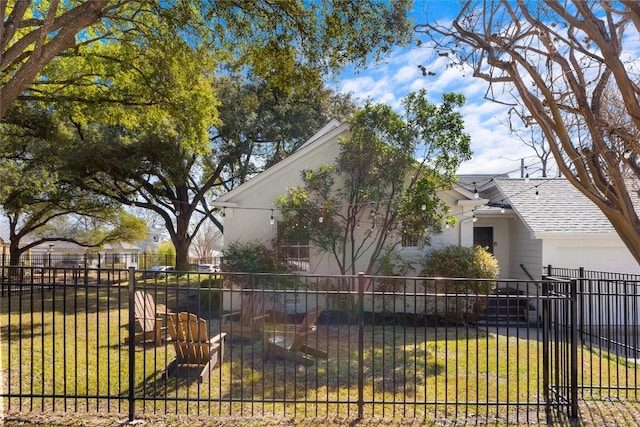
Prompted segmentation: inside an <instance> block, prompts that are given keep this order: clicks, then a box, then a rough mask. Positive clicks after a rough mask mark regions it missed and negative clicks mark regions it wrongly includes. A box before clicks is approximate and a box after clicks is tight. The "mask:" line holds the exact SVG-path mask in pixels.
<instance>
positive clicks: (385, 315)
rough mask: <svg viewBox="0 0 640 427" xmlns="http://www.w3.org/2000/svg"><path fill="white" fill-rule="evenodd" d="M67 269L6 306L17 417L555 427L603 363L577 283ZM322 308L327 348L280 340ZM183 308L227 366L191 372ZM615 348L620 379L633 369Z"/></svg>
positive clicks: (319, 330)
mask: <svg viewBox="0 0 640 427" xmlns="http://www.w3.org/2000/svg"><path fill="white" fill-rule="evenodd" d="M56 273H61V274H55V275H52V276H51V279H52V281H53V282H46V285H47V286H46V287H44V286H41V287H40V288H38V290H35V289H34V291H33V292H30V293H18V294H10V295H7V296H5V297H4V298H2V299H0V304H2V306H1V308H2V310H0V319H1V322H0V327H1V328H2V335H3V337H4V340H3V342H2V344H1V345H2V347H1V350H2V354H3V358H2V364H3V366H2V375H3V381H4V384H5V387H4V389H3V390H4V391H3V392H2V394H1V396H2V397H3V398H4V403H5V406H6V408H5V409H6V411H8V412H15V411H34V410H39V411H49V410H51V411H76V412H79V411H90V412H107V413H111V412H114V413H122V414H127V416H128V417H129V418H130V419H134V418H136V417H143V416H147V415H152V414H163V415H166V414H193V415H206V416H208V415H216V416H225V415H226V416H233V417H236V418H237V417H256V416H260V417H270V416H273V417H287V418H298V417H304V418H367V419H370V418H373V419H375V418H380V419H387V418H392V419H398V418H402V419H420V420H424V419H429V420H432V419H437V418H450V417H455V419H456V420H459V421H464V420H467V421H471V422H473V421H474V420H476V421H478V420H481V419H497V420H504V421H505V422H510V421H515V422H541V421H543V420H549V419H550V418H552V417H561V416H573V417H575V416H576V415H577V406H576V405H577V402H576V396H575V393H576V390H577V387H576V385H577V374H578V372H577V369H578V368H577V367H578V365H579V364H580V361H581V360H584V357H585V354H590V353H588V349H585V348H584V347H583V348H580V349H579V348H578V347H577V341H576V328H573V327H572V325H573V324H575V322H574V321H575V318H576V316H577V311H576V305H575V304H573V303H572V301H576V300H577V294H576V292H577V288H576V286H575V282H573V283H574V286H571V283H572V282H571V281H563V280H551V279H550V280H545V281H527V282H524V281H498V282H495V281H483V280H475V279H473V280H472V279H442V278H439V279H429V278H418V277H373V276H364V275H359V276H303V275H261V274H233V273H223V274H199V273H194V272H184V273H168V274H167V273H159V272H153V273H152V272H149V271H136V270H134V269H129V270H109V271H108V272H105V271H89V269H85V270H82V271H81V272H80V274H77V275H75V276H74V275H73V274H72V272H70V271H66V270H65V271H64V272H59V271H57V272H56ZM103 274H104V276H103ZM7 275H8V277H11V273H10V272H7ZM26 276H27V274H26V273H24V274H23V276H22V277H26ZM13 277H19V276H13ZM43 277H49V276H47V275H46V274H45V275H44V276H43ZM27 284H29V283H27ZM43 284H44V282H43ZM495 288H497V289H499V292H494V289H495ZM250 296H251V297H253V298H250ZM256 300H258V301H259V302H260V304H259V306H260V310H261V311H262V312H263V313H264V314H266V315H267V318H266V320H265V321H264V322H262V321H259V322H258V324H257V325H253V324H251V325H250V326H251V328H252V329H254V330H252V333H250V334H249V335H248V336H243V335H245V334H241V333H240V332H241V331H243V328H244V327H246V326H247V325H246V324H243V323H242V319H241V318H235V319H231V320H228V317H229V316H227V315H228V314H231V313H235V312H238V311H243V309H244V311H245V312H246V311H247V306H248V305H249V304H250V302H249V301H252V302H251V304H255V303H256ZM317 306H320V307H322V311H321V313H320V316H319V318H318V319H317V322H316V323H317V324H316V326H315V328H314V329H313V331H312V333H308V334H302V333H300V334H298V335H302V336H303V337H304V340H303V341H300V342H298V344H299V345H297V347H296V346H294V350H296V349H297V350H307V351H308V352H309V353H311V354H304V353H302V354H300V353H299V351H295V354H292V352H290V351H287V348H286V346H285V347H284V348H281V347H280V346H277V345H276V344H278V343H279V342H280V341H279V339H278V338H276V337H280V336H283V337H286V336H287V332H292V331H293V332H296V331H297V332H300V326H298V328H296V327H295V325H301V324H303V322H304V319H305V316H306V314H307V313H309V312H310V311H311V309H312V308H314V307H317ZM181 312H184V313H192V314H194V315H195V317H196V318H199V319H203V320H204V322H206V323H202V325H205V324H206V329H205V327H204V326H199V328H200V329H198V330H197V332H193V328H192V331H191V333H192V334H197V335H200V334H204V336H206V337H207V338H208V339H213V338H214V337H215V338H218V339H220V338H221V336H220V335H219V334H220V333H222V340H219V341H216V342H215V343H213V344H211V345H210V346H209V345H207V346H204V347H206V348H208V349H213V348H214V347H215V349H216V351H217V352H218V353H215V352H212V355H211V360H210V361H211V362H212V364H215V365H216V366H215V367H214V368H213V369H206V370H204V371H203V368H204V366H202V365H201V366H189V365H188V364H187V363H186V362H187V361H189V360H188V359H189V358H188V357H186V356H185V355H184V354H185V353H184V352H183V350H184V348H183V347H180V342H181V339H180V337H179V336H176V335H175V334H176V330H177V329H176V327H175V324H176V322H178V321H179V320H178V319H179V317H178V316H177V315H176V314H175V313H181ZM166 313H169V314H166ZM252 314H253V316H248V317H249V318H253V319H257V318H260V319H261V318H262V317H261V316H256V315H255V314H256V313H252ZM156 317H157V318H158V320H155V319H156ZM245 317H246V316H245ZM145 319H146V320H150V319H151V320H152V321H151V322H150V324H151V326H148V325H147V326H143V324H144V320H145ZM245 321H246V319H245ZM199 325H200V324H199ZM254 326H255V328H253V327H254ZM145 329H146V330H145ZM148 331H150V332H148ZM172 331H173V333H172ZM305 331H306V329H305ZM145 332H147V333H145ZM295 336H296V334H295V333H294V334H293V337H295ZM220 343H223V344H224V346H223V347H224V357H223V358H222V360H220V358H219V356H218V355H219V354H221V347H219V346H218V345H219V344H220ZM199 348H203V347H202V346H201V347H199ZM276 349H277V350H278V351H276ZM310 349H315V351H310ZM585 352H586V353H585ZM604 353H605V352H604V351H603V353H602V355H603V357H601V359H600V363H601V364H603V365H606V366H607V370H609V369H615V368H616V367H619V366H620V365H619V364H617V362H616V361H615V358H606V357H604ZM180 354H182V356H180ZM207 354H208V353H207ZM283 356H284V358H283ZM289 359H292V360H289ZM174 360H176V362H185V363H175V362H173V361H174ZM191 361H193V360H191ZM201 361H202V360H201ZM169 366H171V367H174V366H175V367H176V369H175V370H171V371H167V367H169ZM635 369H636V370H637V368H635ZM603 371H604V370H603ZM601 372H602V371H601ZM630 378H631V379H630V380H628V381H629V382H628V383H627V384H628V385H629V386H631V381H632V382H633V387H635V386H636V384H637V383H636V382H635V380H636V378H635V377H633V376H631V377H630ZM595 380H598V381H612V380H614V379H613V377H611V376H606V377H605V376H604V375H601V376H600V377H597V376H596V378H595ZM594 384H595V381H594Z"/></svg>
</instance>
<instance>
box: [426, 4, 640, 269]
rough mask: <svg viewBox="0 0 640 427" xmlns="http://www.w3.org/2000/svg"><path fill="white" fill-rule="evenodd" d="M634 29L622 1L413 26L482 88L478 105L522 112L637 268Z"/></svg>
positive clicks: (499, 10)
mask: <svg viewBox="0 0 640 427" xmlns="http://www.w3.org/2000/svg"><path fill="white" fill-rule="evenodd" d="M638 30H640V5H639V4H638V3H637V2H635V1H625V0H623V1H619V2H608V1H584V0H579V1H578V0H575V1H569V2H566V3H558V2H556V1H551V0H545V1H537V2H528V1H524V0H518V1H515V2H513V1H491V2H471V1H467V2H464V5H463V7H462V9H461V10H460V12H459V13H458V15H457V16H456V18H455V19H454V20H453V22H451V23H447V24H440V23H438V22H434V23H428V24H424V25H420V26H418V27H417V31H418V32H420V33H424V34H426V35H427V36H428V37H429V39H430V40H432V41H433V42H434V43H435V46H436V48H437V53H438V55H439V56H442V57H448V58H449V59H450V60H451V61H452V62H451V65H460V66H463V65H464V66H469V67H471V69H472V71H473V75H474V76H475V77H478V78H481V79H484V80H485V81H487V82H488V84H489V89H488V90H487V92H486V94H487V95H486V96H487V98H488V99H491V100H495V101H499V102H509V103H511V104H513V105H514V106H517V107H518V110H520V111H526V112H528V114H526V117H527V119H528V122H529V123H530V124H532V125H536V126H538V127H539V128H540V129H541V131H542V133H543V134H544V137H545V138H546V140H547V142H548V143H549V148H550V150H551V152H552V153H553V157H554V159H555V162H556V164H557V166H558V168H559V170H560V172H561V173H562V175H564V176H565V177H566V178H567V179H568V180H569V181H570V182H571V183H572V184H573V185H574V186H575V187H576V188H577V189H578V190H579V191H580V192H581V193H582V194H584V195H585V196H586V197H587V198H589V199H590V200H591V201H592V202H593V203H595V204H596V205H597V206H598V207H599V208H600V210H601V211H602V212H603V213H604V215H605V216H606V217H607V218H608V219H609V221H610V222H611V224H612V225H613V227H614V228H615V230H616V231H617V233H618V235H619V236H620V238H621V239H622V241H623V242H624V243H625V244H626V246H627V247H628V249H629V251H630V252H631V254H632V255H633V256H634V257H635V259H636V260H637V261H638V262H639V263H640V217H639V205H638V203H637V192H638V191H640V184H639V183H640V143H639V142H638V138H637V136H638V134H639V133H638V132H639V130H640V102H638V95H639V89H638V84H637V83H638V75H637V72H636V64H635V62H636V58H635V57H633V56H630V55H629V54H628V52H630V51H633V49H634V47H635V45H634V46H632V45H631V44H635V37H634V36H635V35H637V32H638ZM630 33H632V35H630ZM503 87H505V88H506V91H503V90H502V88H503ZM499 93H507V96H509V98H508V99H500V98H499V95H498V94H499ZM523 116H524V115H523ZM634 199H635V200H636V201H635V203H634Z"/></svg>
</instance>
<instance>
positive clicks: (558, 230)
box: [214, 120, 640, 280]
mask: <svg viewBox="0 0 640 427" xmlns="http://www.w3.org/2000/svg"><path fill="white" fill-rule="evenodd" d="M348 135H349V128H348V124H346V123H340V122H338V121H337V120H333V121H331V122H329V123H328V124H327V125H326V126H325V127H323V128H322V129H321V130H320V131H319V132H317V133H316V134H315V135H314V136H313V137H312V138H310V139H309V140H308V141H307V142H306V143H305V144H304V145H302V146H301V147H300V149H298V150H297V151H296V152H295V153H293V154H292V155H290V156H289V157H287V158H286V159H284V160H282V161H281V162H279V163H277V164H275V165H274V166H272V167H270V168H269V169H267V170H265V171H264V172H262V173H260V174H259V175H257V176H255V177H254V178H253V179H251V180H249V181H248V182H246V183H244V184H242V185H241V186H239V187H237V188H235V189H233V190H232V191H230V192H228V193H227V194H225V195H223V196H221V197H220V198H218V199H217V200H216V201H215V202H214V205H215V206H217V207H219V208H222V209H223V210H224V241H225V243H229V242H235V241H254V240H259V241H263V242H265V243H269V242H271V241H272V240H273V239H274V238H275V237H276V235H277V232H278V230H277V228H278V218H279V212H278V210H277V209H276V208H275V200H276V197H277V196H279V195H282V194H285V193H286V191H287V188H288V187H290V186H294V185H301V184H302V179H301V171H302V170H303V169H315V168H317V167H319V166H322V165H327V164H331V163H333V162H334V160H335V159H336V157H337V156H338V154H339V145H338V138H339V137H340V136H348ZM459 182H460V184H459V185H456V186H454V188H452V189H450V190H447V191H443V192H441V193H440V194H439V196H440V197H441V198H442V199H443V200H445V201H446V202H447V203H448V205H449V206H450V208H451V215H453V216H455V217H456V218H457V224H456V225H455V226H454V227H451V228H449V229H445V230H444V232H443V233H442V234H440V235H438V236H434V237H433V238H432V245H431V246H430V247H419V246H407V247H402V248H401V249H400V250H401V253H402V254H403V256H405V257H407V258H408V259H412V258H417V257H419V256H421V255H422V254H423V253H424V252H426V251H428V250H429V249H430V248H431V247H438V246H443V245H462V246H471V245H473V244H481V245H482V246H487V247H488V248H489V250H490V251H492V252H493V254H494V255H495V256H496V258H497V260H498V262H499V266H500V278H501V279H520V280H528V279H540V278H541V276H542V269H543V266H547V265H553V266H556V267H566V268H576V267H585V268H586V269H591V270H601V271H615V272H622V273H638V274H640V266H639V265H638V264H637V263H636V262H635V260H634V258H633V257H632V256H631V254H630V253H629V251H628V250H627V249H626V247H625V245H624V244H623V243H622V241H621V239H620V238H619V237H618V236H617V234H616V233H615V231H614V230H613V227H612V226H611V224H610V223H609V221H608V220H607V219H606V218H605V217H604V215H603V214H602V213H601V212H600V211H599V209H598V208H597V207H596V206H595V205H594V204H593V203H592V202H590V201H589V200H588V199H587V198H586V197H584V196H583V195H582V194H580V193H579V192H578V191H577V190H576V189H575V188H574V187H572V186H571V184H569V183H568V182H567V181H566V180H564V179H532V180H525V179H523V178H517V179H515V178H509V177H508V176H505V175H473V176H471V175H469V176H460V179H459ZM536 192H537V193H538V194H537V197H536ZM298 253H299V256H300V259H299V260H298V262H297V265H299V266H301V270H304V271H305V272H308V273H311V274H337V273H338V272H339V271H338V268H337V266H336V265H335V263H334V262H332V260H331V257H330V256H329V255H327V254H322V253H318V252H317V251H314V249H313V248H312V247H300V248H298Z"/></svg>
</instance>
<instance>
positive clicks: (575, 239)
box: [461, 176, 640, 280]
mask: <svg viewBox="0 0 640 427" xmlns="http://www.w3.org/2000/svg"><path fill="white" fill-rule="evenodd" d="M461 179H464V177H461ZM467 182H468V181H467ZM477 185H478V186H479V187H480V186H481V188H482V190H481V191H480V194H481V195H482V197H484V198H486V199H488V200H489V202H488V203H487V204H486V205H485V206H483V207H480V208H478V209H477V210H476V217H477V219H478V220H477V221H476V222H475V224H474V232H475V234H476V236H479V237H478V239H479V240H482V242H486V243H487V246H490V249H493V250H494V252H495V253H496V255H498V254H499V256H498V261H499V262H500V269H501V272H502V274H504V275H505V276H504V277H508V278H513V279H523V280H526V279H528V278H529V277H530V276H533V277H534V278H539V276H540V273H539V272H540V271H542V268H543V267H544V266H547V265H553V266H556V267H563V268H579V267H584V268H586V269H588V270H596V271H611V272H617V273H632V274H640V265H638V263H637V262H636V261H635V259H634V258H633V256H632V255H631V253H630V252H629V250H628V249H627V247H626V246H625V245H624V243H623V242H622V240H621V239H620V237H619V236H618V234H617V233H616V231H615V230H614V228H613V226H612V225H611V223H610V222H609V220H608V219H607V218H606V217H605V216H604V214H603V213H602V212H601V211H600V209H599V208H598V207H597V206H596V205H594V204H593V202H591V201H590V200H589V199H587V198H586V197H585V196H584V195H583V194H582V193H580V192H579V191H578V190H577V189H576V188H575V187H574V186H573V185H572V184H571V183H569V181H567V180H566V179H563V178H550V179H549V178H538V179H531V180H527V179H511V178H507V177H502V176H501V177H493V178H491V179H489V180H485V181H484V182H482V184H480V181H479V182H478V183H477ZM635 203H636V206H637V208H636V209H638V210H640V200H639V199H638V198H636V199H635ZM503 207H504V209H503ZM503 210H504V212H509V211H510V213H509V214H508V215H507V216H505V217H504V218H506V220H505V219H503V216H504V214H503V213H501V212H503ZM500 248H501V249H500Z"/></svg>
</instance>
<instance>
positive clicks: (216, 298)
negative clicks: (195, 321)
mask: <svg viewBox="0 0 640 427" xmlns="http://www.w3.org/2000/svg"><path fill="white" fill-rule="evenodd" d="M221 287H222V279H221V278H209V279H205V280H203V281H201V282H200V292H199V293H198V298H199V300H200V307H201V309H202V310H204V311H206V312H208V313H209V314H213V313H219V312H220V311H221V310H222V294H221V292H220V288H221ZM205 289H206V290H205ZM209 317H211V316H209Z"/></svg>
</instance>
